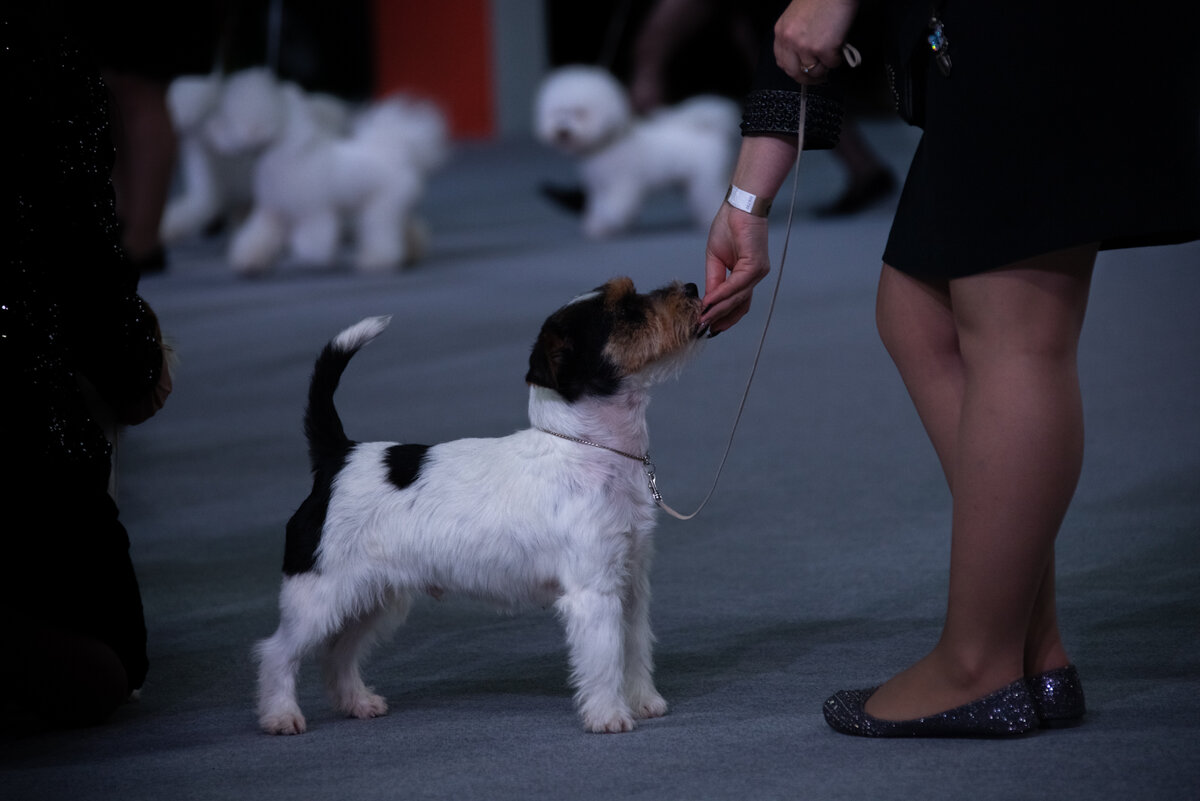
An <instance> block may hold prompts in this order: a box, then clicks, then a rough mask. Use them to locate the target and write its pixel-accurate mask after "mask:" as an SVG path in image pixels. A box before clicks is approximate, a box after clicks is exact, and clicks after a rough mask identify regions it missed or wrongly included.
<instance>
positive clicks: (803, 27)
mask: <svg viewBox="0 0 1200 801" xmlns="http://www.w3.org/2000/svg"><path fill="white" fill-rule="evenodd" d="M857 13H858V0H792V2H791V3H789V4H788V7H787V8H786V9H784V12H783V14H781V15H780V16H779V20H778V21H776V23H775V63H777V64H778V65H779V68H780V69H781V70H783V71H784V72H786V73H787V74H788V76H789V77H791V79H792V80H794V81H796V82H797V83H801V84H817V83H822V82H824V81H825V79H826V78H828V77H829V72H830V70H832V69H833V68H834V67H837V66H838V65H840V64H841V63H842V45H843V44H845V43H846V35H847V33H848V32H849V31H850V25H851V23H853V22H854V17H855V15H856V14H857Z"/></svg>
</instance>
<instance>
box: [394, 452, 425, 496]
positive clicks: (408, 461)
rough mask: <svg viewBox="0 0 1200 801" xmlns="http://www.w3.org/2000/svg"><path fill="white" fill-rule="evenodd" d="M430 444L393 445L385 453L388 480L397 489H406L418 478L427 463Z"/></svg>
mask: <svg viewBox="0 0 1200 801" xmlns="http://www.w3.org/2000/svg"><path fill="white" fill-rule="evenodd" d="M428 451H429V446H428V445H393V446H391V447H390V448H388V449H387V451H386V452H385V453H384V455H383V464H384V466H385V467H387V471H388V481H389V482H391V484H392V486H393V487H395V488H396V489H404V488H405V487H407V486H409V485H410V484H412V483H413V482H414V481H416V480H417V476H419V475H420V474H421V465H423V464H425V454H426V453H427V452H428Z"/></svg>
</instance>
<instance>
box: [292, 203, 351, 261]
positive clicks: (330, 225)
mask: <svg viewBox="0 0 1200 801" xmlns="http://www.w3.org/2000/svg"><path fill="white" fill-rule="evenodd" d="M340 233H341V223H340V222H339V221H338V216H337V212H336V211H335V210H334V209H333V208H332V207H329V208H324V209H321V210H319V211H313V212H310V213H308V214H306V215H304V216H303V217H301V218H299V219H298V220H296V221H295V224H294V225H293V227H292V236H291V248H292V255H293V256H295V257H296V258H297V259H298V260H299V261H300V262H301V263H303V264H311V265H317V266H328V265H330V264H333V260H334V256H335V255H336V254H337V246H338V236H339V234H340Z"/></svg>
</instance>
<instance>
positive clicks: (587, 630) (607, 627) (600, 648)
mask: <svg viewBox="0 0 1200 801" xmlns="http://www.w3.org/2000/svg"><path fill="white" fill-rule="evenodd" d="M555 606H556V608H557V609H558V612H559V614H560V615H561V616H562V618H563V623H564V625H565V627H566V630H567V647H568V649H569V651H570V661H571V679H572V683H573V684H574V685H575V703H576V705H577V706H578V708H579V714H580V717H582V718H583V725H584V727H585V728H586V729H587V730H588V731H592V732H598V733H605V732H608V733H617V732H625V731H632V730H633V728H634V725H635V724H634V721H633V713H632V712H631V711H630V709H629V705H628V704H627V703H626V702H625V695H624V693H623V692H622V683H623V677H624V672H625V671H624V661H625V659H624V654H623V651H624V647H623V639H624V638H623V634H622V630H621V629H622V622H621V598H620V595H619V594H618V593H617V592H615V591H614V592H601V591H598V590H594V589H576V590H571V591H568V592H566V593H565V594H564V595H563V596H562V597H561V598H559V599H558V601H557V603H556V604H555Z"/></svg>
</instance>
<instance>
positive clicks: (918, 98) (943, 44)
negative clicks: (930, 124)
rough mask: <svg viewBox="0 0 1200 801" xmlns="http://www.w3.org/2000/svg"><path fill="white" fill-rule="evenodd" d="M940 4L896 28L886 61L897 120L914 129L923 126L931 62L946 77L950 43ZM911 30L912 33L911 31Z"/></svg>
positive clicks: (911, 16) (912, 15)
mask: <svg viewBox="0 0 1200 801" xmlns="http://www.w3.org/2000/svg"><path fill="white" fill-rule="evenodd" d="M942 5H943V3H940V2H938V3H934V4H933V5H932V7H931V8H930V11H929V14H928V16H925V15H916V14H910V15H909V17H908V19H907V20H905V21H903V22H901V23H900V24H898V26H897V27H898V30H899V36H898V37H897V42H898V47H896V48H895V49H894V51H893V53H892V54H891V56H890V57H889V58H888V59H887V60H886V62H885V64H884V67H885V69H886V70H887V76H888V83H889V84H890V85H891V88H892V98H893V100H894V101H895V103H896V113H897V114H899V115H900V119H902V120H904V121H905V122H907V123H908V124H909V125H915V126H917V127H918V128H920V127H923V126H924V125H925V95H926V91H927V89H926V87H927V85H928V84H927V81H928V79H929V62H930V61H931V60H932V61H933V62H934V63H935V64H936V65H937V68H938V72H939V73H940V74H941V75H942V76H943V77H949V76H950V68H951V66H952V64H951V61H950V39H949V38H948V37H947V36H946V28H945V25H944V24H943V23H942V19H941V8H942ZM914 29H915V30H914Z"/></svg>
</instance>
